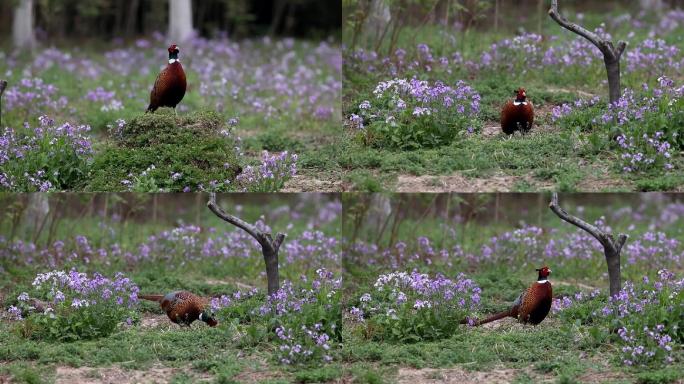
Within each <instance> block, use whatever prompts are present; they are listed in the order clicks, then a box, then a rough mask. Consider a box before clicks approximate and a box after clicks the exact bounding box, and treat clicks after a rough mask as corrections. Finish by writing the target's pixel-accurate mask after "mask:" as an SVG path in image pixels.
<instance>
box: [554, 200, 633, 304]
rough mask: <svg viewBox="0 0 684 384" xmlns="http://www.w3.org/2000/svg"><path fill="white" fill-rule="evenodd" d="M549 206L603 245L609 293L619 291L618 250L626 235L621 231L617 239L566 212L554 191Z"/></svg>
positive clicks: (625, 239)
mask: <svg viewBox="0 0 684 384" xmlns="http://www.w3.org/2000/svg"><path fill="white" fill-rule="evenodd" d="M549 208H551V210H552V211H553V213H555V214H556V215H557V216H558V217H560V218H561V220H563V221H566V222H568V223H570V224H572V225H574V226H576V227H578V228H580V229H582V230H584V231H586V232H587V233H589V234H590V235H592V236H593V237H594V238H595V239H596V240H598V241H599V243H601V245H602V246H603V253H604V255H605V257H606V264H607V265H608V279H609V282H610V295H611V296H615V295H617V294H618V293H619V292H620V288H621V281H620V252H621V251H622V246H623V245H625V241H627V235H625V234H624V233H621V234H619V235H618V239H617V241H615V239H614V238H613V235H612V234H611V233H607V232H604V231H603V230H601V229H599V228H597V227H596V226H594V225H591V224H589V223H587V222H586V221H584V220H582V219H580V218H578V217H576V216H573V215H571V214H569V213H567V212H566V211H565V210H564V209H563V208H561V207H560V205H558V194H557V193H555V192H554V194H553V196H552V197H551V203H549Z"/></svg>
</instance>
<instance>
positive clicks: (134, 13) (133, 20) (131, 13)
mask: <svg viewBox="0 0 684 384" xmlns="http://www.w3.org/2000/svg"><path fill="white" fill-rule="evenodd" d="M139 1H140V0H131V2H130V4H129V5H128V14H127V16H126V36H128V37H130V36H133V34H134V33H135V26H136V25H137V20H138V5H139Z"/></svg>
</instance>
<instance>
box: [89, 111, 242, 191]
mask: <svg viewBox="0 0 684 384" xmlns="http://www.w3.org/2000/svg"><path fill="white" fill-rule="evenodd" d="M224 130H225V131H227V130H228V127H227V126H225V124H224V122H223V120H222V118H221V117H220V116H219V115H218V114H217V113H215V112H212V111H201V112H195V113H192V114H190V115H188V116H176V115H175V114H174V113H173V111H172V110H170V109H166V108H164V109H160V110H158V111H157V112H156V113H153V114H152V113H148V114H143V115H140V116H137V117H136V118H134V119H133V120H132V121H131V122H130V123H128V124H127V125H126V126H125V127H124V128H123V131H122V132H117V133H116V135H115V136H116V137H115V138H114V141H113V142H112V143H111V144H109V145H107V146H106V147H105V148H104V149H103V150H102V151H99V154H98V155H97V156H96V157H95V161H94V164H93V168H92V174H91V180H90V182H89V183H88V185H87V186H86V187H85V189H86V190H89V191H125V190H129V189H132V190H135V191H156V190H159V189H164V190H168V191H182V190H183V189H184V188H185V187H189V188H191V189H192V190H196V189H198V186H199V185H203V186H204V187H206V188H208V187H210V185H211V184H212V182H216V183H219V185H222V186H224V187H222V188H221V187H219V189H228V188H229V187H227V186H225V184H223V183H224V182H225V181H226V180H229V181H232V180H234V178H235V176H237V175H238V174H239V173H240V172H241V167H240V165H239V164H238V160H237V155H236V153H235V141H234V140H233V139H232V138H231V137H228V136H227V135H225V134H224V133H222V131H224ZM229 185H230V184H229Z"/></svg>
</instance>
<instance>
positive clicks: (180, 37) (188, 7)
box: [169, 0, 193, 44]
mask: <svg viewBox="0 0 684 384" xmlns="http://www.w3.org/2000/svg"><path fill="white" fill-rule="evenodd" d="M192 35H193V30H192V3H191V0H169V40H170V42H171V43H177V44H180V43H182V42H184V41H187V40H188V39H190V38H191V37H192Z"/></svg>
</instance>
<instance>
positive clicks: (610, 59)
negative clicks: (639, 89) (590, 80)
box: [549, 0, 627, 103]
mask: <svg viewBox="0 0 684 384" xmlns="http://www.w3.org/2000/svg"><path fill="white" fill-rule="evenodd" d="M549 16H550V17H551V18H552V19H553V20H554V21H555V22H556V23H558V25H560V26H561V27H563V28H565V29H567V30H568V31H570V32H573V33H575V34H577V35H580V36H582V37H584V38H585V39H587V40H589V41H590V42H591V43H592V44H594V45H595V46H596V48H598V49H599V50H600V51H601V53H602V54H603V61H604V62H605V65H606V74H607V75H608V96H609V100H610V102H611V103H615V102H616V101H618V100H619V99H620V95H621V90H620V57H621V56H622V53H623V52H624V51H625V47H627V43H626V42H624V41H622V40H620V41H618V44H617V48H616V47H615V46H614V45H613V42H612V41H610V40H607V39H604V38H602V37H601V36H599V35H598V34H596V33H594V32H592V31H589V30H587V29H586V28H584V27H582V26H581V25H579V24H575V23H573V22H570V21H568V19H566V18H565V16H563V15H562V14H561V13H560V11H559V10H558V0H551V8H550V9H549Z"/></svg>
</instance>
